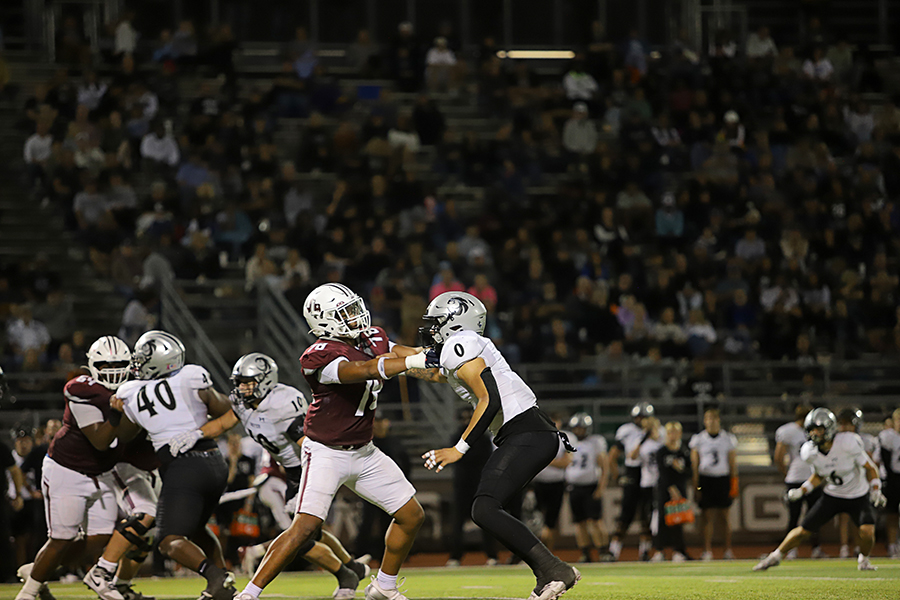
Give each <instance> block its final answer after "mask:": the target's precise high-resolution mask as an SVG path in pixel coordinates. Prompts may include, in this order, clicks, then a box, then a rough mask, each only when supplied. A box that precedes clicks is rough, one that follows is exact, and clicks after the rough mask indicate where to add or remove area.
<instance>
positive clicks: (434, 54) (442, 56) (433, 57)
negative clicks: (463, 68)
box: [425, 47, 456, 67]
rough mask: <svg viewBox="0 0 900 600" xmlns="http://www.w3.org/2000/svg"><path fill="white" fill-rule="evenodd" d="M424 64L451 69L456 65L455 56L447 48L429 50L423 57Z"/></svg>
mask: <svg viewBox="0 0 900 600" xmlns="http://www.w3.org/2000/svg"><path fill="white" fill-rule="evenodd" d="M425 64H426V65H428V66H431V65H444V66H448V67H452V66H453V65H455V64H456V55H454V54H453V50H451V49H449V48H438V47H434V48H431V49H429V50H428V53H427V54H426V55H425Z"/></svg>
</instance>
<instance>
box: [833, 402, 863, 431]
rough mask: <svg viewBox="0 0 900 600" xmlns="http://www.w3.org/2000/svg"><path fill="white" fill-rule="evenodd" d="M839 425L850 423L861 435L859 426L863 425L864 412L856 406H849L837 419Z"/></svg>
mask: <svg viewBox="0 0 900 600" xmlns="http://www.w3.org/2000/svg"><path fill="white" fill-rule="evenodd" d="M837 420H838V422H839V423H849V424H850V425H852V426H853V430H854V431H856V432H857V433H859V426H860V425H862V424H863V412H862V410H860V409H858V408H856V407H855V406H848V407H847V408H845V409H844V410H842V411H841V414H839V415H838V418H837Z"/></svg>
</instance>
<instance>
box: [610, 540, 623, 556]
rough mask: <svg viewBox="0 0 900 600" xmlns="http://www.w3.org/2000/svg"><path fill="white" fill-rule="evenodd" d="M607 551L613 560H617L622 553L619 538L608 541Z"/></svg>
mask: <svg viewBox="0 0 900 600" xmlns="http://www.w3.org/2000/svg"><path fill="white" fill-rule="evenodd" d="M609 553H610V554H611V555H612V557H613V560H614V561H615V560H619V555H620V554H622V542H620V541H619V540H613V541H611V542H610V543H609Z"/></svg>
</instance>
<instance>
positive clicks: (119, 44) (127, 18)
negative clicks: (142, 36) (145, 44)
mask: <svg viewBox="0 0 900 600" xmlns="http://www.w3.org/2000/svg"><path fill="white" fill-rule="evenodd" d="M133 20H134V13H133V12H126V13H125V14H124V15H122V19H121V20H120V21H119V24H118V25H116V35H115V47H114V50H113V56H116V57H119V56H122V55H125V54H132V55H133V54H134V51H135V49H136V48H137V41H138V37H139V34H138V32H137V31H135V29H134V26H133V25H132V24H131V22H132V21H133Z"/></svg>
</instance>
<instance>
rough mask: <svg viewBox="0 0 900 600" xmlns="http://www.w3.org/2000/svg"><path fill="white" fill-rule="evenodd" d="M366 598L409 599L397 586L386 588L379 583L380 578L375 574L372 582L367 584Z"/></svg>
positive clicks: (378, 599) (385, 599)
mask: <svg viewBox="0 0 900 600" xmlns="http://www.w3.org/2000/svg"><path fill="white" fill-rule="evenodd" d="M366 600H409V598H407V597H406V596H404V595H403V594H401V593H400V590H398V589H397V588H394V589H392V590H386V589H384V588H383V587H381V585H380V584H379V583H378V579H377V578H376V577H375V576H373V577H372V583H370V584H369V585H367V586H366Z"/></svg>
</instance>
